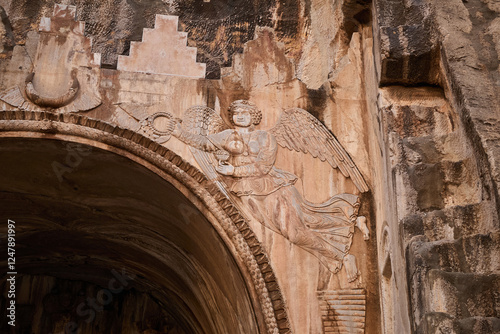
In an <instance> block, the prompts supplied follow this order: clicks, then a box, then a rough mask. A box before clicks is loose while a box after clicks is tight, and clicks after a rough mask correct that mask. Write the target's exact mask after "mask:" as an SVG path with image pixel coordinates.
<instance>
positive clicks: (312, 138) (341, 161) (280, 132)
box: [269, 108, 369, 192]
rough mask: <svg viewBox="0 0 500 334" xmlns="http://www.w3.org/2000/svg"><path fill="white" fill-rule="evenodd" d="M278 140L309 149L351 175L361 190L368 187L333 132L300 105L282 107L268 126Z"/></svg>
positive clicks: (334, 166)
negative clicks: (272, 124) (278, 115)
mask: <svg viewBox="0 0 500 334" xmlns="http://www.w3.org/2000/svg"><path fill="white" fill-rule="evenodd" d="M269 132H270V133H272V134H273V135H274V137H275V138H276V141H277V142H278V144H279V145H280V146H282V147H285V148H287V149H289V150H294V151H297V152H303V153H310V154H311V155H312V156H313V157H315V158H319V159H321V161H328V163H329V164H330V165H331V166H332V167H333V168H338V169H340V171H341V172H342V174H343V175H344V176H345V177H350V178H351V179H352V181H353V182H354V184H355V185H356V187H357V188H358V190H359V191H361V192H366V191H368V190H369V189H368V185H367V184H366V182H365V180H364V179H363V176H361V173H360V172H359V170H358V168H357V167H356V165H355V164H354V162H353V161H352V159H351V157H350V156H349V154H347V152H346V151H345V150H344V148H343V147H342V145H340V143H339V142H338V141H337V139H336V138H335V137H334V136H333V134H332V133H331V132H330V131H329V130H328V129H327V128H326V127H325V126H324V125H323V124H321V122H320V121H318V120H317V119H316V117H314V116H313V115H311V114H310V113H308V112H307V111H305V110H304V109H300V108H290V109H287V110H284V111H283V112H282V113H281V115H280V118H279V120H278V123H277V124H276V125H275V126H274V127H273V128H272V129H271V130H269Z"/></svg>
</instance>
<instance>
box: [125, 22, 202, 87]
mask: <svg viewBox="0 0 500 334" xmlns="http://www.w3.org/2000/svg"><path fill="white" fill-rule="evenodd" d="M177 23H178V17H177V16H170V15H156V22H155V28H154V29H144V33H143V35H142V42H131V43H130V55H129V56H119V57H118V70H121V71H129V72H143V73H154V74H166V75H175V76H182V77H190V78H204V77H205V69H206V65H205V64H202V63H197V62H196V48H193V47H188V46H186V43H187V33H185V32H180V31H177Z"/></svg>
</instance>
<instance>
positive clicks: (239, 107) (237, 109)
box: [228, 100, 262, 127]
mask: <svg viewBox="0 0 500 334" xmlns="http://www.w3.org/2000/svg"><path fill="white" fill-rule="evenodd" d="M228 111H229V119H230V120H231V122H232V123H233V124H234V125H236V126H240V127H249V126H251V125H252V124H253V125H257V124H259V123H260V121H261V120H262V112H261V111H260V110H259V109H258V108H257V106H256V105H255V104H253V103H252V102H250V101H247V100H236V101H234V102H233V103H231V105H230V106H229V109H228Z"/></svg>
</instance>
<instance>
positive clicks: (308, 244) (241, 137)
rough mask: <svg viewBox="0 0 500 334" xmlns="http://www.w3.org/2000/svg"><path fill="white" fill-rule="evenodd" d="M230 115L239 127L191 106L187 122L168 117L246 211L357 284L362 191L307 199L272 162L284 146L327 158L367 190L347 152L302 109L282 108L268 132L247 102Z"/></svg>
mask: <svg viewBox="0 0 500 334" xmlns="http://www.w3.org/2000/svg"><path fill="white" fill-rule="evenodd" d="M229 112H230V119H231V120H232V122H233V125H234V128H230V127H229V126H227V125H226V124H225V123H224V121H223V120H222V118H221V117H220V116H219V115H218V114H217V113H216V112H215V111H214V110H212V109H210V108H208V107H202V106H195V107H191V108H189V109H188V110H187V111H186V112H185V114H184V118H183V120H182V126H181V125H180V124H179V123H177V122H176V121H175V120H174V118H170V119H171V126H170V128H171V130H172V135H174V136H176V137H177V138H178V139H180V140H181V141H183V142H184V143H186V144H188V145H190V146H191V149H192V152H193V155H194V157H195V159H196V161H197V162H198V164H199V165H200V167H201V168H202V170H203V172H204V173H205V174H206V175H207V177H208V178H209V179H211V180H212V181H213V182H215V183H216V184H217V185H218V186H219V187H220V188H221V190H222V191H223V192H224V193H225V194H226V196H228V198H230V199H231V200H232V202H233V203H235V204H236V205H237V206H238V207H239V208H240V209H241V210H242V211H243V212H244V213H245V214H247V215H249V216H250V217H251V218H253V219H255V220H257V221H258V222H260V223H261V224H263V225H264V226H266V227H268V228H269V229H271V230H273V231H275V232H277V233H279V234H281V235H283V236H284V237H285V238H287V239H288V240H289V241H290V242H292V243H294V244H296V245H297V246H300V247H302V248H303V249H305V250H307V251H309V252H311V253H312V254H314V255H315V256H316V257H318V259H319V260H320V262H321V263H323V264H324V265H325V266H326V267H327V268H328V269H329V270H330V271H332V272H334V273H337V272H338V271H339V270H340V269H341V268H342V266H344V267H345V269H346V273H347V278H348V281H349V282H352V281H354V280H355V279H356V278H357V277H358V269H357V266H356V260H355V257H354V255H352V254H349V250H350V247H351V244H352V238H353V233H354V227H355V226H357V227H358V228H359V229H360V230H361V232H362V233H363V236H364V239H365V240H368V239H369V231H368V228H367V226H366V219H365V217H362V216H358V209H359V206H360V202H359V198H358V196H356V195H352V194H340V195H336V196H334V197H332V198H330V199H329V200H328V201H326V202H324V203H319V204H316V203H310V202H308V201H306V200H305V199H304V198H302V196H301V195H300V193H299V192H298V191H297V189H296V188H295V186H294V184H295V182H296V181H297V177H296V176H295V175H293V174H292V173H289V172H287V171H284V170H280V169H278V168H276V167H275V166H274V163H275V160H276V154H277V150H278V145H279V146H282V147H284V148H287V149H289V150H295V151H298V152H303V153H309V154H311V155H312V156H314V157H316V158H319V159H321V160H322V161H328V163H329V164H330V165H331V166H332V167H333V168H339V169H340V171H341V172H342V173H343V175H344V176H346V177H350V178H351V179H352V180H353V182H354V184H355V185H356V187H357V188H358V189H359V190H360V191H361V192H366V191H368V186H367V184H366V182H365V181H364V180H363V177H362V176H361V174H360V172H359V170H358V169H357V167H356V166H355V165H354V163H353V161H352V160H351V158H350V157H349V155H348V154H347V152H346V151H345V150H344V148H343V147H342V146H341V145H340V143H339V142H338V141H337V139H335V137H334V136H333V135H332V134H331V133H330V132H329V130H328V129H326V128H325V126H323V125H322V124H321V123H320V122H319V121H318V120H317V119H316V118H315V117H314V116H312V115H311V114H309V113H308V112H307V111H305V110H303V109H300V108H291V109H287V110H285V111H283V113H282V114H281V116H280V119H279V121H278V122H277V124H276V125H275V126H274V127H273V128H272V129H270V130H268V131H265V130H254V126H255V125H257V124H259V123H260V121H261V118H262V114H261V112H260V111H259V110H258V109H257V107H256V106H255V105H254V104H252V103H250V102H249V101H246V100H238V101H235V102H233V103H232V104H231V107H230V109H229Z"/></svg>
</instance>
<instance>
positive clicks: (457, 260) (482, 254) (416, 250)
mask: <svg viewBox="0 0 500 334" xmlns="http://www.w3.org/2000/svg"><path fill="white" fill-rule="evenodd" d="M409 252H410V253H411V255H412V256H413V257H415V258H418V259H419V260H420V261H421V262H420V265H422V266H425V267H426V268H427V269H428V270H430V269H439V270H442V271H445V272H460V273H464V274H466V273H473V274H485V275H487V274H492V273H500V232H496V233H490V234H487V235H485V234H476V235H472V236H467V237H463V238H460V239H457V240H441V241H432V242H425V241H422V240H418V239H417V240H414V241H413V242H412V243H411V245H410V247H409ZM499 306H500V305H499Z"/></svg>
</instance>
